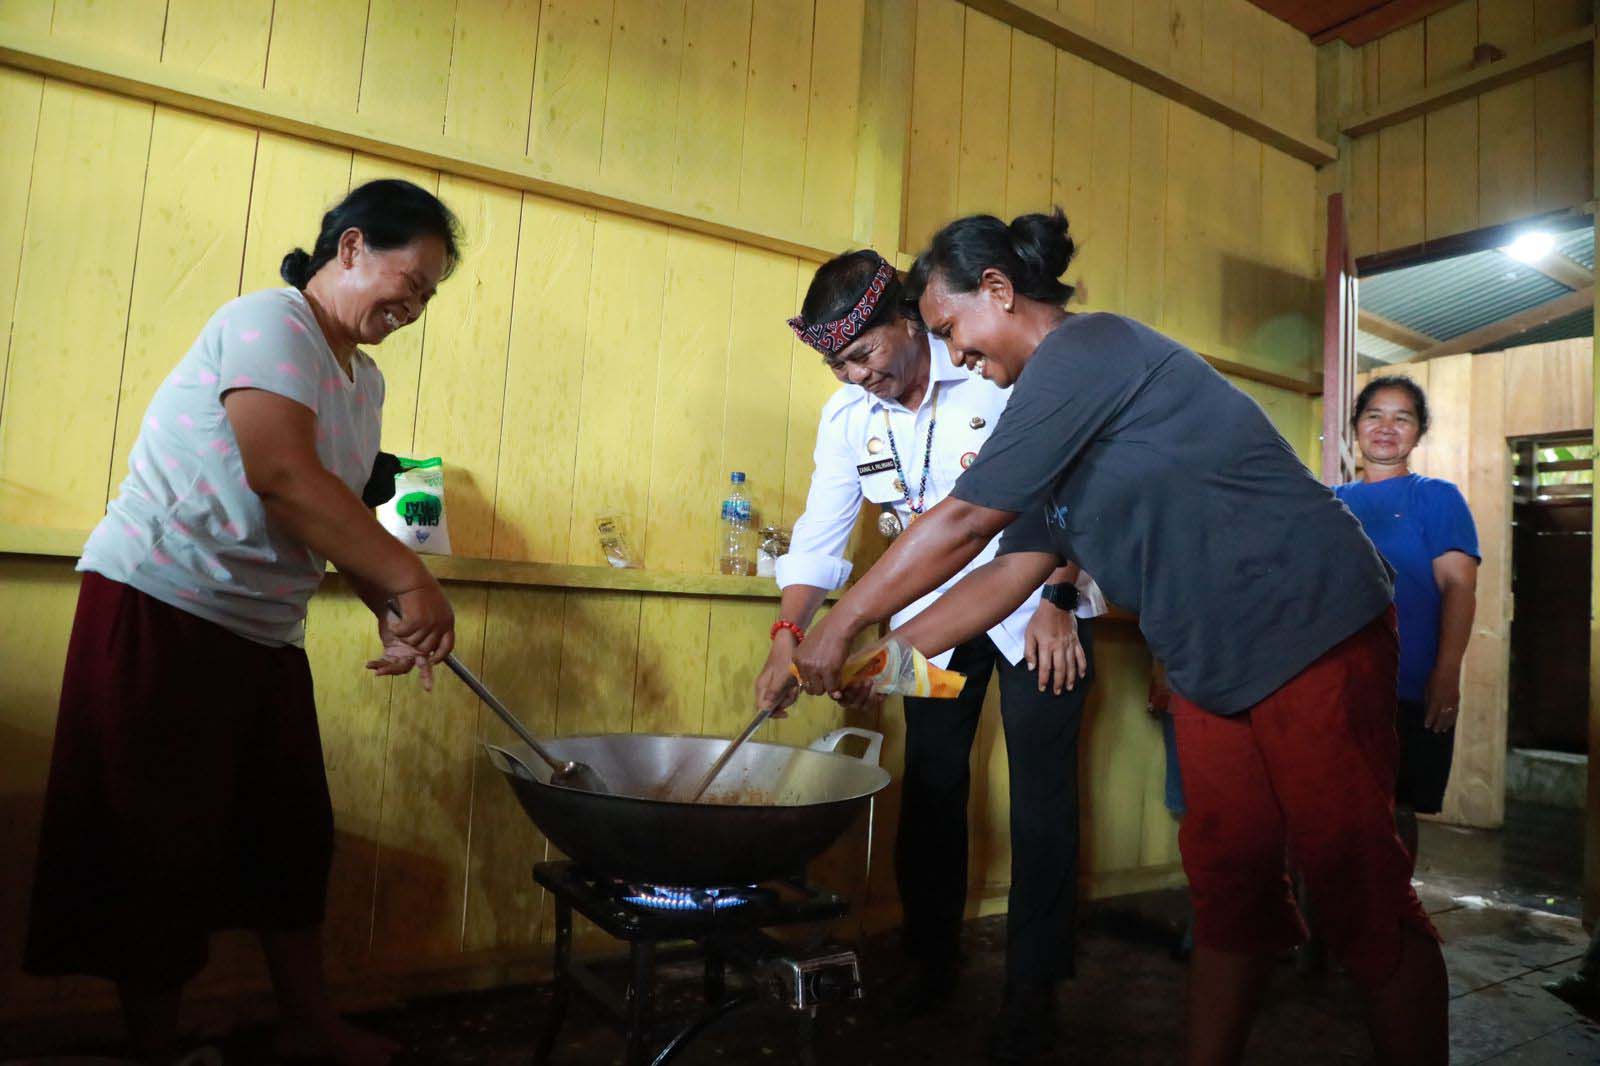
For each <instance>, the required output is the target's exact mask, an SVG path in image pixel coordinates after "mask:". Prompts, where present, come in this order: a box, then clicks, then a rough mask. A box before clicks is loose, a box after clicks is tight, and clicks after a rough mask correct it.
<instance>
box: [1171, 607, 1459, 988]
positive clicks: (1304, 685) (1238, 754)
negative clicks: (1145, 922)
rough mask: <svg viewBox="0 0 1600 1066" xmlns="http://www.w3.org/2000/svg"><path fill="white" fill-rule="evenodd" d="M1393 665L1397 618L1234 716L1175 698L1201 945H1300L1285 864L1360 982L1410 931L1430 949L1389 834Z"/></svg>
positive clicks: (1185, 844)
mask: <svg viewBox="0 0 1600 1066" xmlns="http://www.w3.org/2000/svg"><path fill="white" fill-rule="evenodd" d="M1398 664H1399V643H1398V640H1397V638H1396V635H1395V622H1394V612H1393V610H1392V609H1391V610H1390V611H1388V612H1387V613H1385V614H1384V615H1383V616H1381V617H1379V618H1377V619H1375V620H1374V621H1372V622H1371V623H1370V624H1368V625H1367V626H1366V627H1364V628H1363V629H1361V630H1360V631H1359V632H1357V633H1356V634H1355V635H1354V636H1352V637H1349V638H1347V639H1346V640H1344V641H1343V642H1342V643H1340V644H1338V645H1337V646H1335V647H1334V648H1333V649H1332V650H1330V651H1328V652H1327V653H1325V654H1324V655H1323V656H1322V657H1321V658H1320V659H1318V660H1317V661H1316V662H1314V663H1312V664H1311V665H1310V666H1308V667H1306V668H1305V669H1304V670H1302V671H1301V672H1300V673H1299V674H1297V675H1296V676H1295V677H1294V678H1293V679H1291V680H1290V681H1289V682H1288V683H1287V684H1285V685H1284V686H1283V687H1282V688H1280V689H1278V690H1277V691H1276V692H1274V693H1272V695H1270V696H1268V697H1267V698H1266V699H1264V700H1262V701H1261V702H1260V703H1257V704H1256V705H1255V706H1253V707H1251V708H1250V709H1249V710H1247V711H1245V712H1243V713H1242V714H1236V715H1229V716H1224V715H1216V714H1211V713H1209V712H1207V711H1204V710H1202V709H1200V708H1199V707H1196V706H1195V705H1194V704H1193V703H1190V702H1189V701H1188V700H1186V699H1184V698H1183V697H1182V696H1180V695H1178V694H1176V693H1174V695H1173V699H1172V718H1173V723H1174V725H1175V726H1176V727H1177V733H1178V757H1179V763H1180V765H1181V767H1182V770H1183V789H1184V796H1185V799H1186V800H1187V801H1188V808H1189V809H1188V814H1187V815H1186V816H1185V817H1184V820H1183V825H1182V828H1181V829H1180V830H1179V835H1178V841H1179V844H1180V846H1181V848H1182V851H1183V868H1184V872H1185V873H1186V874H1187V875H1188V877H1189V890H1190V893H1191V895H1192V896H1193V899H1194V914H1195V921H1194V939H1195V943H1196V944H1198V945H1201V946H1203V947H1208V948H1213V949H1215V950H1218V951H1229V952H1238V953H1265V952H1274V951H1279V950H1283V949H1286V948H1289V947H1293V946H1294V945H1295V944H1298V943H1300V942H1301V941H1302V940H1304V939H1305V933H1306V927H1305V922H1304V921H1303V920H1302V919H1301V917H1300V913H1299V910H1298V909H1297V908H1296V906H1295V902H1294V895H1293V893H1292V892H1291V890H1290V883H1289V878H1288V875H1287V872H1286V860H1287V861H1289V862H1292V863H1293V864H1294V866H1295V867H1297V868H1298V869H1299V870H1300V871H1302V873H1303V874H1304V876H1305V881H1306V889H1307V892H1308V893H1309V895H1310V900H1311V904H1312V906H1313V908H1314V909H1315V910H1316V915H1317V931H1318V932H1319V933H1320V934H1321V935H1322V937H1323V938H1324V940H1325V941H1326V942H1327V944H1328V947H1329V949H1330V950H1331V951H1332V952H1333V953H1334V954H1335V957H1337V958H1339V959H1340V960H1341V961H1342V962H1343V963H1344V965H1345V966H1346V967H1347V968H1348V969H1349V970H1350V972H1351V974H1352V975H1354V976H1355V977H1356V978H1357V979H1359V980H1362V981H1365V982H1367V983H1370V984H1377V983H1381V982H1382V981H1383V980H1385V979H1386V978H1387V977H1388V976H1389V974H1390V973H1392V972H1393V970H1394V967H1395V965H1396V964H1397V963H1398V961H1399V955H1400V943H1401V939H1400V938H1401V933H1402V931H1403V929H1404V928H1405V927H1407V926H1409V927H1412V928H1415V929H1417V930H1419V931H1421V932H1423V933H1425V934H1426V935H1428V936H1430V937H1435V938H1437V936H1438V934H1437V933H1436V932H1435V931H1434V928H1433V925H1432V923H1431V922H1429V921H1428V916H1427V914H1426V913H1425V912H1424V911H1423V909H1422V904H1421V903H1420V902H1418V900H1417V894H1416V892H1415V891H1413V890H1412V888H1411V859H1410V856H1408V855H1407V854H1406V850H1405V846H1404V845H1403V844H1401V842H1400V838H1399V837H1398V836H1397V835H1396V834H1395V827H1394V782H1395V769H1396V766H1397V764H1398V761H1399V743H1398V740H1397V739H1396V735H1395V724H1394V723H1395V706H1396V697H1395V671H1396V669H1397V667H1398Z"/></svg>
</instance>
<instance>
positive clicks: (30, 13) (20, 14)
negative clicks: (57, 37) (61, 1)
mask: <svg viewBox="0 0 1600 1066" xmlns="http://www.w3.org/2000/svg"><path fill="white" fill-rule="evenodd" d="M54 13H55V0H7V2H6V3H4V4H0V26H13V27H16V28H17V29H23V30H27V31H28V32H29V33H49V32H50V16H51V15H53V14H54Z"/></svg>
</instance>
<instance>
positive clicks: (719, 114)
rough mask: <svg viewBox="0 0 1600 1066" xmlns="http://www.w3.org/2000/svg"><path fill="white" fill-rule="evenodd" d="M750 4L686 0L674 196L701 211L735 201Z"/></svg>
mask: <svg viewBox="0 0 1600 1066" xmlns="http://www.w3.org/2000/svg"><path fill="white" fill-rule="evenodd" d="M750 18H751V0H688V3H687V4H686V5H685V9H684V17H683V73H682V75H681V77H680V79H679V84H678V94H679V96H680V98H682V99H684V100H691V101H694V106H692V107H680V108H679V109H678V120H677V146H676V149H675V151H674V155H673V163H672V195H673V197H674V199H678V200H683V201H687V202H689V203H690V204H692V205H694V207H695V208H697V209H698V210H701V211H715V210H719V209H723V208H725V207H726V206H727V205H728V204H731V203H737V202H738V199H739V157H740V153H741V150H742V149H743V147H744V110H745V99H744V97H745V83H746V82H747V80H748V72H747V71H746V69H745V60H746V58H747V55H748V49H749V45H750Z"/></svg>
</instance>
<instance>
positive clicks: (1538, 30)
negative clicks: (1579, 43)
mask: <svg viewBox="0 0 1600 1066" xmlns="http://www.w3.org/2000/svg"><path fill="white" fill-rule="evenodd" d="M1533 11H1534V15H1533V17H1534V33H1535V35H1536V36H1537V38H1538V39H1539V40H1541V41H1544V40H1548V39H1549V38H1551V37H1554V36H1556V35H1557V34H1561V33H1566V32H1567V31H1568V30H1575V29H1577V28H1578V27H1579V26H1586V25H1588V24H1589V23H1590V22H1591V21H1592V20H1593V14H1592V12H1591V8H1590V0H1533Z"/></svg>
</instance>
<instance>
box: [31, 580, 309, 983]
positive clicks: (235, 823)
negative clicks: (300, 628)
mask: <svg viewBox="0 0 1600 1066" xmlns="http://www.w3.org/2000/svg"><path fill="white" fill-rule="evenodd" d="M332 853H333V808H332V805H331V804H330V803H329V799H328V783H327V776H326V774H325V772H324V770H323V764H322V744H321V740H320V738H319V736H318V732H317V715H316V705H315V703H314V702H313V700H312V692H311V671H310V668H309V666H308V665H307V663H306V655H305V652H304V651H303V650H301V649H300V648H292V647H287V648H272V647H267V646H265V645H262V644H257V643H255V642H254V641H250V640H246V639H245V638H243V637H240V636H236V635H235V634H233V633H230V632H229V631H227V630H225V629H223V628H222V627H221V626H218V625H215V624H213V623H211V622H207V621H204V620H202V619H200V618H196V617H195V616H194V615H192V614H189V613H187V612H185V611H181V610H179V609H178V608H176V607H172V606H169V605H167V604H165V603H162V602H161V601H159V600H156V599H152V598H151V597H149V596H147V595H145V594H144V593H142V592H139V591H138V590H137V589H133V588H130V587H129V586H127V585H123V584H120V583H118V582H115V581H111V580H108V579H107V578H104V577H102V576H100V575H99V574H93V573H88V574H84V575H83V585H82V587H81V589H80V591H79V593H78V611H77V616H76V618H75V619H74V620H73V624H72V640H71V643H70V644H69V646H68V648H67V667H66V677H65V679H64V681H63V683H62V689H61V708H60V713H59V715H58V717H57V722H56V737H55V750H54V754H53V757H52V759H51V763H50V783H49V786H48V789H47V791H46V794H45V807H44V820H43V824H42V825H41V827H40V833H39V861H38V866H37V868H36V870H35V874H34V886H33V898H32V904H31V913H30V919H29V928H28V945H27V951H26V955H25V958H24V963H23V965H24V968H25V969H26V970H27V971H28V972H30V973H33V974H36V975H38V976H52V975H59V974H73V973H77V974H91V975H94V976H98V977H106V978H110V979H111V980H117V981H130V982H135V983H142V984H153V985H172V984H177V983H181V982H183V981H185V980H187V979H188V978H189V977H192V976H193V975H194V974H195V973H197V972H198V971H199V970H200V968H201V967H202V966H204V965H205V961H206V956H207V948H208V941H209V939H210V934H211V932H212V930H215V929H226V928H253V929H299V928H305V927H308V926H314V925H317V924H319V923H320V922H321V921H322V915H323V909H324V902H325V898H326V895H327V881H328V868H329V863H330V860H331V858H332Z"/></svg>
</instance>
